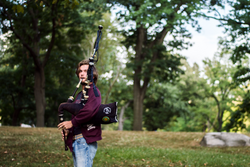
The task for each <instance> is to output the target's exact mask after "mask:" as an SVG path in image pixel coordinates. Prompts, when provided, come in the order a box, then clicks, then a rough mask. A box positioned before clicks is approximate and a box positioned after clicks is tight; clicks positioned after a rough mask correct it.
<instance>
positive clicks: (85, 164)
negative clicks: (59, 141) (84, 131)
mask: <svg viewBox="0 0 250 167" xmlns="http://www.w3.org/2000/svg"><path fill="white" fill-rule="evenodd" d="M72 146H73V151H72V155H73V160H74V167H92V165H93V159H94V157H95V154H96V151H97V142H93V143H90V144H87V143H86V140H85V139H84V138H80V139H77V140H75V141H74V142H73V145H72Z"/></svg>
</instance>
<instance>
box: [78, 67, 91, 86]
mask: <svg viewBox="0 0 250 167" xmlns="http://www.w3.org/2000/svg"><path fill="white" fill-rule="evenodd" d="M88 68H89V65H82V66H80V68H79V74H78V77H79V79H83V80H82V82H85V81H86V79H87V72H88Z"/></svg>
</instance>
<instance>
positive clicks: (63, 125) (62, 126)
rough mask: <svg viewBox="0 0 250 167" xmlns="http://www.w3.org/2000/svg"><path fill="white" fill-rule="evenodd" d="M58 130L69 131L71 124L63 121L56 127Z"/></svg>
mask: <svg viewBox="0 0 250 167" xmlns="http://www.w3.org/2000/svg"><path fill="white" fill-rule="evenodd" d="M57 127H58V128H59V129H70V128H72V127H73V124H72V122H71V121H64V122H62V123H60V124H58V125H57Z"/></svg>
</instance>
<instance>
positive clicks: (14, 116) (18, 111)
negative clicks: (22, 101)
mask: <svg viewBox="0 0 250 167" xmlns="http://www.w3.org/2000/svg"><path fill="white" fill-rule="evenodd" d="M21 110H22V109H21V108H17V109H16V108H14V114H13V117H12V126H19V125H18V124H17V122H18V118H19V114H20V112H21Z"/></svg>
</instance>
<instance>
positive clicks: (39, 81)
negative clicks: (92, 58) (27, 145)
mask: <svg viewBox="0 0 250 167" xmlns="http://www.w3.org/2000/svg"><path fill="white" fill-rule="evenodd" d="M78 4H79V3H78V2H77V1H73V2H72V3H70V2H69V1H66V0H65V1H60V0H54V1H44V0H43V1H41V0H38V1H7V0H4V1H1V2H0V8H1V15H0V24H1V30H2V33H7V32H11V38H12V40H16V41H18V42H20V43H21V44H22V45H23V46H24V48H25V49H26V50H27V51H28V56H30V57H32V59H33V64H34V81H35V82H34V95H35V102H36V115H37V123H36V125H37V126H44V112H45V108H46V99H45V67H46V65H47V63H48V60H49V58H50V57H51V53H52V50H53V48H54V47H55V44H56V43H57V44H58V43H59V42H58V41H60V40H61V39H60V38H62V37H63V35H62V34H61V33H62V32H63V33H66V34H67V36H72V35H74V39H73V38H71V39H73V40H70V41H68V42H70V44H71V45H70V46H67V45H66V43H65V44H62V42H61V43H60V45H61V46H62V45H63V46H64V47H65V46H66V47H70V48H74V47H75V48H76V47H78V46H77V45H74V44H76V43H78V42H80V41H81V39H83V37H84V32H87V31H90V29H89V27H90V26H92V25H93V22H94V20H96V19H99V18H100V16H101V12H102V11H103V10H105V9H106V8H105V7H104V6H103V3H102V2H100V3H96V4H95V8H94V7H93V6H91V5H92V4H91V3H89V2H88V1H84V2H83V3H82V4H81V5H79V6H77V8H76V5H78ZM102 9H103V10H102ZM80 10H82V11H94V12H92V13H94V14H91V13H87V12H85V15H84V14H80V12H79V11H80ZM76 32H78V35H77V36H76V35H75V33H76ZM11 42H12V41H11ZM60 45H57V47H60ZM78 48H79V47H78Z"/></svg>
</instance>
